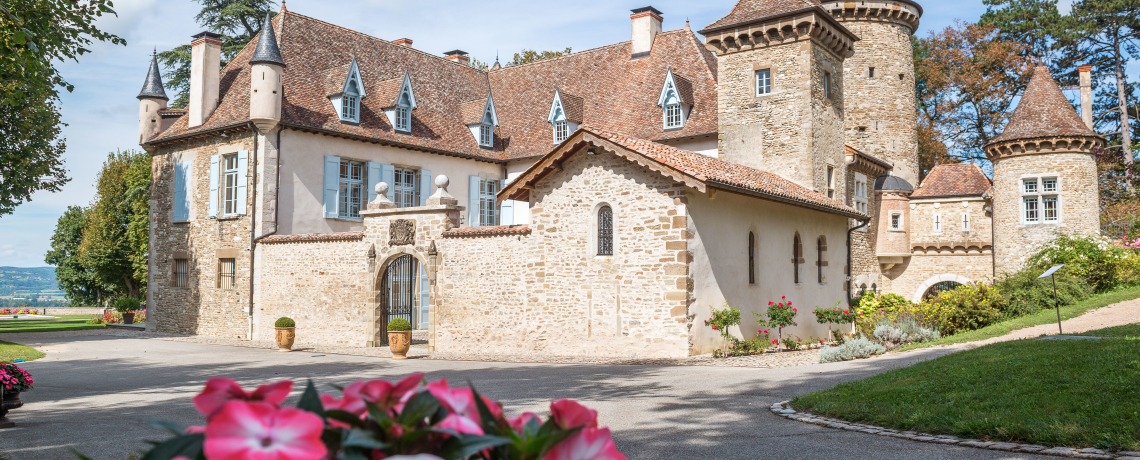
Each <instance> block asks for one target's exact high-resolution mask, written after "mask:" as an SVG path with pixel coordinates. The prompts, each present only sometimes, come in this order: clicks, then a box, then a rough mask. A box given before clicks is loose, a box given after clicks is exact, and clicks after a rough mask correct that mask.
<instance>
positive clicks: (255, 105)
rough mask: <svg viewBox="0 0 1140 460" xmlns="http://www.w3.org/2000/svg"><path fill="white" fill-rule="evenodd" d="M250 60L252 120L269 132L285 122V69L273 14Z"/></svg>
mask: <svg viewBox="0 0 1140 460" xmlns="http://www.w3.org/2000/svg"><path fill="white" fill-rule="evenodd" d="M249 63H250V66H251V68H250V79H249V85H250V96H249V119H250V121H252V122H253V124H254V126H257V130H258V131H260V132H261V134H267V133H269V131H270V130H272V129H273V128H274V127H276V126H277V124H278V123H280V122H281V96H282V88H281V76H282V73H283V72H284V70H285V61H284V60H282V59H281V50H280V49H279V48H278V47H277V36H276V34H275V33H274V32H273V21H271V20H270V19H269V13H266V14H265V23H264V24H262V26H261V36H260V37H259V38H258V39H257V49H256V50H254V52H253V58H251V59H250V60H249Z"/></svg>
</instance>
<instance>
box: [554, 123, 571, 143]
mask: <svg viewBox="0 0 1140 460" xmlns="http://www.w3.org/2000/svg"><path fill="white" fill-rule="evenodd" d="M567 137H570V127H569V126H566V120H562V121H556V122H554V143H555V144H558V143H560V142H562V141H564V140H566V138H567Z"/></svg>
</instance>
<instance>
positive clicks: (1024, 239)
mask: <svg viewBox="0 0 1140 460" xmlns="http://www.w3.org/2000/svg"><path fill="white" fill-rule="evenodd" d="M1104 144H1105V141H1104V138H1103V137H1101V136H1100V135H1098V134H1097V133H1096V132H1094V131H1093V130H1091V129H1089V127H1088V126H1087V125H1085V123H1084V122H1083V121H1081V117H1080V116H1078V115H1077V111H1076V110H1074V109H1073V106H1072V105H1071V104H1070V103H1069V100H1068V99H1067V98H1066V97H1065V95H1064V94H1063V93H1062V92H1061V88H1059V87H1058V86H1057V82H1056V81H1054V80H1053V77H1052V76H1051V75H1049V69H1047V68H1045V67H1037V68H1036V69H1034V71H1033V77H1032V78H1031V79H1030V80H1029V86H1028V87H1026V89H1025V94H1023V95H1022V96H1021V101H1019V102H1018V104H1017V109H1016V110H1014V112H1013V116H1012V117H1010V120H1009V124H1008V125H1006V127H1005V130H1003V131H1002V133H1001V135H999V136H997V137H995V138H994V139H993V140H992V141H990V143H989V144H986V146H985V151H986V157H988V158H989V160H990V161H991V162H993V168H994V180H993V216H994V217H993V219H994V264H995V269H996V272H997V273H999V274H1000V273H1011V272H1015V271H1017V270H1018V269H1020V268H1021V266H1022V264H1023V263H1024V262H1025V259H1026V258H1027V257H1028V256H1030V255H1032V253H1033V250H1034V248H1035V246H1036V245H1038V244H1041V243H1043V242H1046V241H1049V240H1051V239H1053V238H1054V236H1055V235H1056V233H1058V232H1061V233H1077V234H1086V235H1087V234H1098V233H1099V232H1100V206H1099V201H1100V189H1099V187H1098V184H1097V169H1096V160H1095V159H1094V156H1093V149H1094V148H1095V147H1103V146H1104Z"/></svg>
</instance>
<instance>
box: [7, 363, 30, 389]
mask: <svg viewBox="0 0 1140 460" xmlns="http://www.w3.org/2000/svg"><path fill="white" fill-rule="evenodd" d="M33 383H35V381H34V380H32V375H31V374H29V373H28V371H25V370H24V369H23V368H21V367H20V366H17V365H15V364H11V363H0V386H3V387H4V391H5V392H10V391H20V392H23V391H28V390H31V389H32V384H33Z"/></svg>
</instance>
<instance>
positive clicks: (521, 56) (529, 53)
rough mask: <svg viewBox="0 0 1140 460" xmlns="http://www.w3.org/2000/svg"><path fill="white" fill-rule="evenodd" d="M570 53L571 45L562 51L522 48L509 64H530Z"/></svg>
mask: <svg viewBox="0 0 1140 460" xmlns="http://www.w3.org/2000/svg"><path fill="white" fill-rule="evenodd" d="M570 53H571V51H570V47H566V49H564V50H562V51H535V50H522V51H520V52H518V53H515V56H514V58H512V59H511V62H508V63H507V65H509V66H511V65H521V64H529V63H531V62H538V61H541V60H543V59H550V58H556V57H559V56H566V55H568V54H570Z"/></svg>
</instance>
